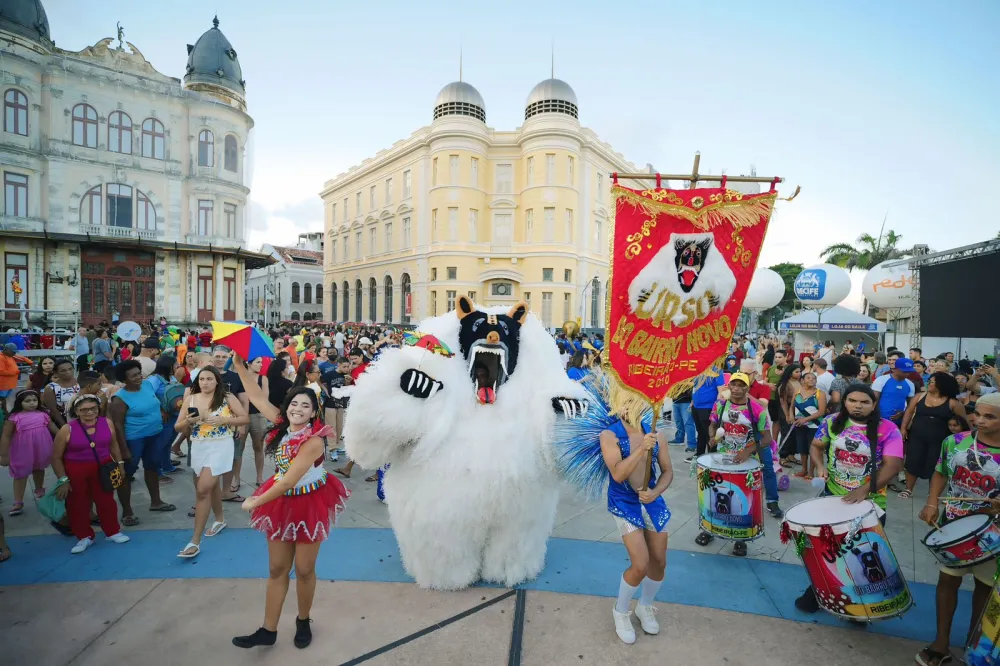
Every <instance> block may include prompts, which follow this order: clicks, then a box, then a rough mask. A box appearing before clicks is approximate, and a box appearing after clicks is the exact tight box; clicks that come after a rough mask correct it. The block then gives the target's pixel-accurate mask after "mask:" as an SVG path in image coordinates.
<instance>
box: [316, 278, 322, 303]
mask: <svg viewBox="0 0 1000 666" xmlns="http://www.w3.org/2000/svg"><path fill="white" fill-rule="evenodd" d="M316 305H323V285H321V284H320V283H319V282H317V283H316Z"/></svg>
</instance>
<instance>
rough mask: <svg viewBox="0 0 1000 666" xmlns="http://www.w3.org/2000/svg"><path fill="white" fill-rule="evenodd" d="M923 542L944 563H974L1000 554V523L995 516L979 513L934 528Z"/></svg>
mask: <svg viewBox="0 0 1000 666" xmlns="http://www.w3.org/2000/svg"><path fill="white" fill-rule="evenodd" d="M921 542H922V543H923V544H924V545H925V546H927V549H928V550H929V551H931V555H933V556H934V557H935V559H937V561H938V562H940V563H941V564H943V565H944V566H946V567H950V568H952V569H961V568H963V567H971V566H973V565H976V564H979V563H980V562H985V561H987V560H992V559H995V558H996V557H997V556H1000V525H997V522H996V520H994V519H993V518H992V517H990V516H987V515H985V514H982V513H976V514H972V515H970V516H963V517H961V518H957V519H955V520H953V521H951V522H950V523H947V524H946V525H943V526H942V527H940V528H935V529H933V530H931V531H930V532H928V533H927V536H925V537H924V538H923V539H922V541H921Z"/></svg>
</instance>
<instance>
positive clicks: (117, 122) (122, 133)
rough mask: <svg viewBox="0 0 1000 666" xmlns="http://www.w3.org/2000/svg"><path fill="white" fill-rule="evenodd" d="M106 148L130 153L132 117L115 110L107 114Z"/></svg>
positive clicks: (116, 151)
mask: <svg viewBox="0 0 1000 666" xmlns="http://www.w3.org/2000/svg"><path fill="white" fill-rule="evenodd" d="M108 150H110V151H111V152H113V153H122V154H124V155H131V154H132V119H131V118H129V116H128V114H127V113H123V112H121V111H115V112H114V113H112V114H111V115H110V116H108Z"/></svg>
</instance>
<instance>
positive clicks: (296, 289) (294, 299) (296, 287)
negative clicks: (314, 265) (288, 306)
mask: <svg viewBox="0 0 1000 666" xmlns="http://www.w3.org/2000/svg"><path fill="white" fill-rule="evenodd" d="M298 302H299V283H298V282H293V283H292V303H298Z"/></svg>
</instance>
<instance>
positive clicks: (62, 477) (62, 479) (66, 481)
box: [59, 476, 69, 483]
mask: <svg viewBox="0 0 1000 666" xmlns="http://www.w3.org/2000/svg"><path fill="white" fill-rule="evenodd" d="M68 482H69V477H68V476H60V477H59V483H68Z"/></svg>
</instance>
